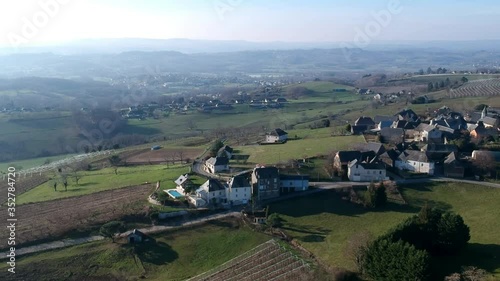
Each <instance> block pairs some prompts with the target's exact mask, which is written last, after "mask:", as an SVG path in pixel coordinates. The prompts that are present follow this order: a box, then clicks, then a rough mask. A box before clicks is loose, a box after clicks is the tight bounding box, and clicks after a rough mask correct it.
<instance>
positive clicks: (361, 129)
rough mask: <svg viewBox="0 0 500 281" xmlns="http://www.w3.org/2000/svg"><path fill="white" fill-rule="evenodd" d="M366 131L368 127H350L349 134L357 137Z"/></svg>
mask: <svg viewBox="0 0 500 281" xmlns="http://www.w3.org/2000/svg"><path fill="white" fill-rule="evenodd" d="M366 130H368V126H366V125H359V126H356V125H354V126H351V133H353V134H355V135H358V134H362V133H364V132H365V131H366Z"/></svg>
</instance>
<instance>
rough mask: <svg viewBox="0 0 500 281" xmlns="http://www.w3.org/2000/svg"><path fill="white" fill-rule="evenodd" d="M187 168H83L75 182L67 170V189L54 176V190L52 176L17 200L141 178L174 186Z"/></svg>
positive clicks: (77, 192) (75, 193) (164, 186)
mask: <svg viewBox="0 0 500 281" xmlns="http://www.w3.org/2000/svg"><path fill="white" fill-rule="evenodd" d="M187 172H189V167H187V166H170V167H169V168H167V167H166V166H165V165H149V166H136V167H120V168H118V174H117V175H115V172H114V170H113V169H112V168H106V169H102V170H97V171H84V172H80V173H79V174H80V175H81V176H82V177H81V179H80V181H79V184H78V185H77V184H76V183H75V181H74V178H73V177H72V175H71V174H69V177H68V184H69V185H68V191H64V186H63V185H62V182H61V179H60V178H59V177H56V178H55V179H54V180H57V181H58V187H57V190H58V191H54V188H53V187H52V185H53V183H54V180H51V181H49V182H48V183H45V184H42V185H40V186H37V187H35V188H34V189H32V190H30V191H28V192H26V193H23V194H21V195H19V196H18V197H17V203H18V204H25V203H29V202H41V201H49V200H54V199H59V198H66V197H73V196H79V195H85V194H91V193H95V192H99V191H104V190H110V189H117V188H122V187H126V186H132V185H138V184H142V183H144V182H150V183H155V182H157V181H161V183H162V184H161V188H162V189H169V188H175V184H174V183H173V181H174V180H175V179H177V178H178V177H179V176H180V175H181V174H185V173H187Z"/></svg>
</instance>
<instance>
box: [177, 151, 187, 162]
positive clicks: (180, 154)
mask: <svg viewBox="0 0 500 281" xmlns="http://www.w3.org/2000/svg"><path fill="white" fill-rule="evenodd" d="M177 155H178V156H179V159H180V160H181V164H182V161H183V160H184V155H185V151H184V150H183V149H180V150H178V151H177Z"/></svg>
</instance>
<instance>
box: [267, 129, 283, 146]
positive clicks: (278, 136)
mask: <svg viewBox="0 0 500 281" xmlns="http://www.w3.org/2000/svg"><path fill="white" fill-rule="evenodd" d="M287 140H288V133H287V132H285V131H283V130H282V129H279V128H278V129H276V130H274V131H272V132H271V133H269V134H267V135H266V142H267V143H276V142H285V141H287Z"/></svg>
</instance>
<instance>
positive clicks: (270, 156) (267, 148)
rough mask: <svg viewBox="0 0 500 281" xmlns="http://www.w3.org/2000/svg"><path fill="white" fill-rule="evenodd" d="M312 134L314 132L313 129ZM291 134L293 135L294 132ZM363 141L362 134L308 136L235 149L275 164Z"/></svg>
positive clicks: (250, 159) (257, 160)
mask: <svg viewBox="0 0 500 281" xmlns="http://www.w3.org/2000/svg"><path fill="white" fill-rule="evenodd" d="M311 134H314V132H313V131H312V130H311ZM289 136H291V137H293V136H294V134H293V132H292V133H290V134H289ZM363 142H364V139H363V137H362V136H341V137H323V138H313V137H308V138H304V139H299V140H290V141H288V142H287V143H285V144H277V145H252V146H239V147H236V148H235V149H236V150H238V151H239V152H238V153H239V154H243V155H250V158H249V159H248V162H250V163H259V164H260V163H262V164H275V163H278V162H280V161H286V160H289V159H298V158H302V157H304V156H305V157H313V156H316V155H324V154H328V153H329V152H330V151H335V150H345V149H349V148H350V147H351V145H353V144H356V143H363Z"/></svg>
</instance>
